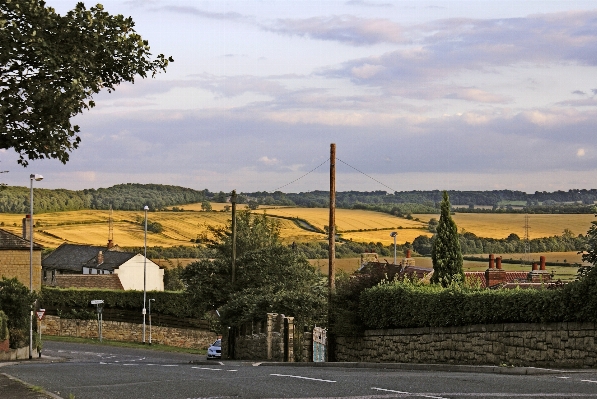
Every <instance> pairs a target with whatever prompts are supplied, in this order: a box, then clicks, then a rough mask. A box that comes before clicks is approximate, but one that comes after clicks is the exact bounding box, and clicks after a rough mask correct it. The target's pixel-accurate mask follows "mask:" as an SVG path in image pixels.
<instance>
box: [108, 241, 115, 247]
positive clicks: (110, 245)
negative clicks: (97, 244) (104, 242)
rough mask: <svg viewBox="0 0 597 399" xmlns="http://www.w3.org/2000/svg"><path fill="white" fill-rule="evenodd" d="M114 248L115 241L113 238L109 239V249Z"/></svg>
mask: <svg viewBox="0 0 597 399" xmlns="http://www.w3.org/2000/svg"><path fill="white" fill-rule="evenodd" d="M111 248H114V243H113V242H112V240H108V249H111Z"/></svg>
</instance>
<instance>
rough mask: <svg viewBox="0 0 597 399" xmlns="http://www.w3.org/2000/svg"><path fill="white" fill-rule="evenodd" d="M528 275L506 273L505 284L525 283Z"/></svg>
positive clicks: (523, 273)
mask: <svg viewBox="0 0 597 399" xmlns="http://www.w3.org/2000/svg"><path fill="white" fill-rule="evenodd" d="M528 274H529V273H528V272H506V282H507V283H513V282H515V281H526V280H527V276H528Z"/></svg>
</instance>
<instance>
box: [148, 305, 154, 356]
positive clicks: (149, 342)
mask: <svg viewBox="0 0 597 399" xmlns="http://www.w3.org/2000/svg"><path fill="white" fill-rule="evenodd" d="M151 301H154V302H155V299H153V298H152V299H150V300H149V345H151Z"/></svg>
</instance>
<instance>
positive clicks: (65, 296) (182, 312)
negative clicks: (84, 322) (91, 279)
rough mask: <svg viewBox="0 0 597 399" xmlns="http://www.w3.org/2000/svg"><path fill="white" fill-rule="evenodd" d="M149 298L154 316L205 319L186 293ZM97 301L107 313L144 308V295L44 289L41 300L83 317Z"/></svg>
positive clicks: (152, 293)
mask: <svg viewBox="0 0 597 399" xmlns="http://www.w3.org/2000/svg"><path fill="white" fill-rule="evenodd" d="M149 298H154V299H155V302H152V304H151V310H152V312H155V313H160V314H163V315H169V316H175V317H180V318H185V317H200V316H202V312H201V311H200V310H199V309H196V308H193V307H192V306H191V305H190V304H189V300H188V296H187V295H186V294H185V293H183V292H172V291H149V292H147V299H148V300H149ZM94 299H103V300H104V308H105V309H123V310H133V311H139V310H140V309H141V308H142V307H143V291H117V290H99V289H72V288H69V289H61V288H49V287H43V288H42V290H41V298H40V300H41V307H42V308H44V307H45V308H55V309H58V310H61V311H62V312H63V313H71V314H73V315H83V316H84V315H86V314H87V313H89V314H92V313H93V311H94V310H95V306H94V305H91V304H90V302H91V301H92V300H94Z"/></svg>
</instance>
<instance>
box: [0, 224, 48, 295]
mask: <svg viewBox="0 0 597 399" xmlns="http://www.w3.org/2000/svg"><path fill="white" fill-rule="evenodd" d="M30 245H31V243H30V242H29V240H28V239H25V238H22V237H19V236H17V235H16V234H12V233H10V232H8V231H6V230H3V229H0V277H6V278H13V277H16V278H17V280H19V281H20V282H21V283H23V284H24V285H25V286H26V287H29V274H30V268H29V266H30V264H29V261H30V254H31V247H30ZM42 249H43V247H42V246H41V245H39V244H36V243H33V280H32V287H33V290H35V291H39V290H40V289H41V251H42Z"/></svg>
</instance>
